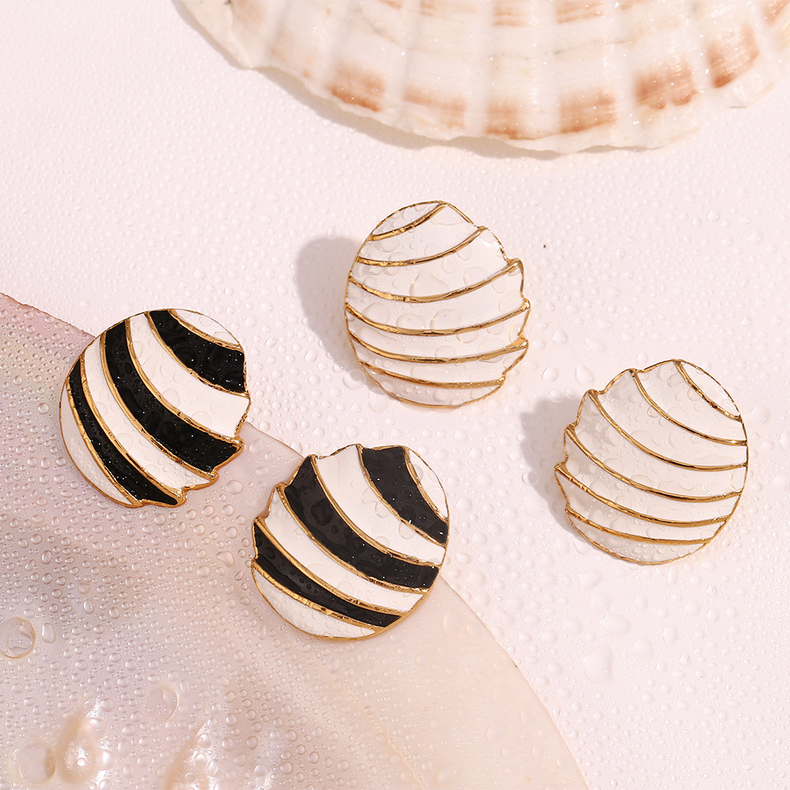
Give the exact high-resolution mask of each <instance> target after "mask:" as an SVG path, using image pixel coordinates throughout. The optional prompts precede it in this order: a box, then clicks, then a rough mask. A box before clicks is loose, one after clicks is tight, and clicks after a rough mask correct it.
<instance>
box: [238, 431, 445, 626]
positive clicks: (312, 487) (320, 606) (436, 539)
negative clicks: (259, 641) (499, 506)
mask: <svg viewBox="0 0 790 790" xmlns="http://www.w3.org/2000/svg"><path fill="white" fill-rule="evenodd" d="M448 526H449V516H448V510H447V500H446V497H445V495H444V490H443V488H442V486H441V484H440V483H439V480H438V478H437V477H436V475H435V474H434V472H433V470H432V469H431V468H430V467H429V466H428V464H426V463H425V461H423V459H422V458H420V456H419V455H417V453H415V452H414V451H413V450H410V449H408V448H407V447H400V446H394V447H377V448H375V449H369V448H366V447H361V446H360V445H356V444H355V445H351V446H349V447H344V448H343V449H342V450H338V451H337V452H336V453H333V454H332V455H329V456H326V457H323V458H322V457H318V456H316V455H310V456H308V457H307V458H305V459H304V461H303V462H302V463H301V464H300V466H299V467H298V469H297V470H296V472H295V473H294V475H293V477H292V478H291V480H290V481H289V482H287V483H280V484H279V485H278V486H276V487H275V489H274V492H273V493H272V497H271V500H270V502H269V507H268V510H267V511H266V514H265V515H262V516H259V517H258V518H257V519H256V520H255V524H254V527H253V539H254V544H255V551H256V557H255V560H254V561H253V565H252V568H253V574H254V576H255V581H256V583H257V585H258V589H259V590H260V591H261V593H262V594H263V596H264V597H265V598H266V600H267V601H269V603H270V604H271V605H272V607H274V609H276V610H277V611H278V612H279V613H280V614H281V615H282V616H283V617H284V618H285V619H286V620H287V621H288V622H290V623H291V624H292V625H294V626H296V627H297V628H299V629H300V630H302V631H306V632H307V633H310V634H315V635H317V636H324V637H329V638H334V639H358V638H361V637H366V636H372V635H373V634H376V633H379V632H380V631H383V630H384V629H385V628H388V627H389V626H392V625H394V624H395V623H397V622H398V621H399V620H401V619H402V618H403V617H405V616H406V615H408V614H410V613H411V612H412V611H413V610H414V608H415V607H416V606H417V605H418V604H419V603H420V601H421V600H422V599H423V597H424V596H425V594H426V593H427V592H428V591H429V590H430V588H431V586H432V585H433V583H434V582H435V581H436V578H437V576H438V574H439V569H440V568H441V565H442V562H443V561H444V557H445V553H446V550H447V537H448Z"/></svg>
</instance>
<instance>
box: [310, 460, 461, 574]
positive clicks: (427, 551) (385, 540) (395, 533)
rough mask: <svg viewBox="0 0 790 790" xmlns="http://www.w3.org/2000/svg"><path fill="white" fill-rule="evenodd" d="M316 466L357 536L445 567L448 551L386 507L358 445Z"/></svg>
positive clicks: (325, 488) (323, 482) (324, 483)
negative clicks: (352, 525)
mask: <svg viewBox="0 0 790 790" xmlns="http://www.w3.org/2000/svg"><path fill="white" fill-rule="evenodd" d="M315 466H316V469H317V470H318V474H319V475H320V478H321V481H322V487H323V488H324V490H325V491H327V492H328V493H329V495H330V496H331V497H332V499H333V500H334V501H335V503H336V504H337V506H338V508H339V509H340V510H341V511H342V514H343V515H344V516H345V517H346V520H347V521H349V522H351V523H353V524H354V526H355V528H356V531H357V532H359V533H361V534H363V535H367V536H368V537H369V538H372V539H373V540H374V541H375V542H376V543H378V544H380V545H381V546H382V547H385V548H389V549H392V550H393V551H396V552H398V553H400V554H402V555H405V556H406V557H412V558H414V559H416V560H419V561H421V562H430V563H433V564H434V565H441V563H442V560H443V559H444V554H445V549H444V547H442V546H437V545H436V544H435V543H433V542H431V541H429V540H426V539H425V538H424V537H423V536H422V535H420V534H419V533H418V532H417V531H416V530H415V529H414V527H412V526H411V524H409V523H408V522H406V521H402V520H401V519H399V518H398V517H397V516H395V515H394V513H393V512H392V511H391V510H390V509H389V508H388V507H387V506H386V504H384V503H383V501H382V499H381V497H380V496H379V494H378V493H377V492H376V491H375V490H374V489H373V488H371V486H370V484H369V483H368V481H367V478H366V477H365V474H364V472H363V468H362V465H361V462H360V458H359V451H358V449H357V446H356V445H351V446H350V447H346V448H345V449H343V450H341V451H340V452H338V453H335V454H334V455H329V456H326V457H324V458H318V457H316V458H315Z"/></svg>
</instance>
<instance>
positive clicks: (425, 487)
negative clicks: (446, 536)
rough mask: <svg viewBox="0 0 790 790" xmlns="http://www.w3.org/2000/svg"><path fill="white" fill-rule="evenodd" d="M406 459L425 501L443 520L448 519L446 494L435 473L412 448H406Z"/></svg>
mask: <svg viewBox="0 0 790 790" xmlns="http://www.w3.org/2000/svg"><path fill="white" fill-rule="evenodd" d="M406 461H407V462H408V463H409V464H410V465H411V467H412V469H413V470H414V473H415V476H416V478H417V483H418V484H419V486H420V489H421V490H422V493H423V495H424V496H425V498H426V501H427V502H428V504H429V505H431V506H432V507H433V509H434V510H435V511H436V512H437V513H438V514H439V516H440V517H441V518H443V519H444V520H445V521H447V520H448V518H449V517H450V516H449V510H448V508H447V496H446V495H445V493H444V488H442V484H441V483H440V482H439V478H438V477H437V476H436V473H435V472H434V471H433V469H431V467H430V466H428V464H426V463H425V461H423V460H422V458H420V456H419V455H417V453H415V452H414V451H413V450H410V449H409V448H408V447H407V448H406Z"/></svg>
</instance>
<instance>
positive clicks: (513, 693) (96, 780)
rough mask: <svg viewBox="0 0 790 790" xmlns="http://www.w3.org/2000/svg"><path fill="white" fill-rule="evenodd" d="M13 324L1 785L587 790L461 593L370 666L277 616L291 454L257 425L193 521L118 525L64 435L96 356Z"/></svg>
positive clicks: (9, 329) (30, 322)
mask: <svg viewBox="0 0 790 790" xmlns="http://www.w3.org/2000/svg"><path fill="white" fill-rule="evenodd" d="M0 324H1V325H2V327H3V332H2V334H0V395H1V397H0V431H2V433H1V434H0V486H2V490H3V497H2V498H1V499H0V590H2V599H1V600H2V603H0V606H1V607H2V608H0V696H1V697H2V699H3V710H2V711H1V712H0V787H3V788H5V787H6V786H8V787H13V788H33V787H45V788H54V787H72V788H85V789H86V790H87V788H91V790H93V789H94V788H95V790H109V788H111V787H119V786H120V787H165V788H168V790H176V789H182V788H183V789H184V790H186V788H190V789H191V790H194V788H206V790H208V788H212V790H222V789H223V788H257V787H282V788H285V787H288V788H321V787H324V788H332V790H334V789H335V788H341V789H342V788H360V789H361V788H365V790H368V789H370V790H385V789H386V788H391V789H393V790H394V789H395V788H397V789H398V790H401V789H404V790H411V789H412V788H413V789H414V790H417V789H418V788H419V787H423V786H425V784H426V782H429V781H430V782H438V783H440V785H445V786H449V787H453V786H456V787H462V786H463V784H460V785H459V784H457V782H459V781H460V782H462V783H463V782H464V781H466V780H468V779H469V777H475V776H479V775H480V774H479V772H480V771H484V772H485V778H484V779H483V778H481V779H480V781H481V782H483V783H484V784H485V785H486V786H487V787H489V786H490V787H492V788H496V787H509V786H511V778H510V777H512V776H518V775H523V774H524V773H525V772H526V771H527V770H529V771H531V772H537V773H538V774H540V775H545V776H547V777H548V776H552V777H560V778H561V779H562V780H563V781H564V782H565V785H564V786H567V787H569V788H577V787H581V784H580V782H581V779H580V777H579V775H578V772H577V769H576V767H575V764H574V762H573V759H572V758H571V757H570V754H569V753H568V751H567V749H566V747H565V746H564V744H563V742H562V740H561V739H560V738H559V736H558V734H557V732H556V730H555V728H554V725H553V723H552V721H551V719H550V718H549V716H548V715H547V713H546V711H545V710H544V709H543V707H542V705H541V704H540V702H539V700H538V699H537V698H536V697H535V695H534V693H533V692H532V691H531V689H530V688H529V686H528V685H527V684H526V683H525V682H524V679H523V677H522V676H521V675H520V673H519V672H518V671H517V670H516V669H515V667H514V666H513V664H512V662H510V660H509V659H508V657H507V656H506V654H505V653H504V652H503V651H502V650H501V649H500V648H499V647H498V646H497V645H496V643H495V642H494V641H493V640H492V639H491V636H490V634H489V632H488V631H487V630H486V629H485V628H484V627H482V625H481V624H480V623H479V621H477V619H476V618H475V616H474V615H473V614H472V613H471V611H470V610H469V609H468V607H467V606H466V605H464V604H463V602H462V601H461V600H460V598H458V597H457V596H456V595H455V594H454V593H452V592H451V591H450V589H449V588H448V587H447V586H446V585H444V584H442V583H437V585H435V587H436V588H437V589H436V590H435V591H434V593H432V595H438V596H439V603H438V605H437V606H435V607H430V606H428V605H422V606H421V607H420V611H418V612H415V614H414V615H412V616H411V617H410V618H409V619H408V620H407V621H406V622H404V623H402V624H399V626H398V628H394V629H392V631H391V632H387V634H382V635H381V637H380V640H379V641H377V642H376V641H375V640H369V641H366V642H364V643H362V644H361V645H360V646H354V645H344V644H341V645H338V644H336V643H334V642H327V641H325V640H320V639H316V638H315V637H311V636H308V635H305V634H302V633H301V632H299V631H297V630H296V629H294V628H293V627H292V626H290V625H289V624H287V623H286V622H285V621H284V620H282V619H281V618H280V617H279V616H278V615H277V614H276V613H275V612H274V611H273V610H272V609H271V608H270V607H269V605H268V604H267V603H266V601H265V600H264V599H263V598H262V596H260V594H259V593H258V590H257V589H256V587H255V584H254V582H253V579H252V573H251V570H250V563H251V560H252V558H253V556H254V546H253V540H252V525H253V519H254V518H255V516H256V515H257V514H258V513H259V512H260V511H261V509H262V508H263V506H264V505H265V503H266V502H267V501H268V498H269V495H270V493H271V490H272V488H273V486H274V485H275V484H276V483H277V482H280V481H282V480H286V479H288V478H289V476H290V475H291V473H292V472H293V470H294V469H295V468H296V466H297V465H298V463H299V461H300V460H301V459H300V456H299V455H298V454H297V453H295V452H294V451H292V450H290V449H289V448H287V447H285V446H284V445H282V444H280V443H279V442H277V441H275V440H274V439H271V438H270V437H268V436H266V435H265V434H261V433H259V432H258V431H256V430H255V429H254V428H252V427H251V426H250V425H245V426H243V428H242V438H243V439H244V441H245V445H246V449H245V451H244V452H243V453H241V454H240V455H239V456H238V457H237V458H236V459H234V460H233V461H232V462H231V463H229V464H228V465H227V466H226V467H225V468H224V470H223V475H222V476H221V477H220V480H219V481H218V482H217V483H216V484H215V485H213V486H211V487H209V488H204V489H200V490H196V491H192V492H190V494H189V496H188V499H187V502H186V503H185V504H184V505H183V506H181V507H179V508H171V509H155V508H140V509H136V510H132V509H129V508H125V507H123V506H122V505H120V504H117V503H115V502H112V501H110V500H108V499H107V498H105V497H104V496H103V495H102V494H101V493H100V492H99V491H97V490H96V489H95V488H93V487H92V486H91V485H89V484H88V483H87V481H85V480H84V479H83V478H82V477H81V475H80V474H79V472H78V471H77V469H76V468H74V467H73V466H72V465H71V463H70V461H69V460H68V457H67V454H66V451H65V447H64V445H63V442H62V439H61V437H60V433H59V430H58V422H57V408H56V404H57V400H58V395H59V391H60V386H61V382H62V379H63V377H64V376H65V375H66V373H67V371H68V369H69V367H70V365H71V364H72V362H73V360H74V358H76V356H77V355H78V354H79V352H80V350H81V349H82V348H84V346H85V343H86V340H87V337H86V336H85V335H84V334H83V333H81V332H79V331H78V330H75V329H73V328H72V327H69V326H68V325H66V324H63V323H61V322H58V321H55V320H54V319H51V318H50V317H48V316H45V315H44V314H42V313H39V312H38V311H35V310H32V309H30V308H24V307H22V306H19V305H16V304H15V303H14V302H12V300H10V299H7V298H2V300H0ZM40 404H46V405H49V407H50V408H48V409H42V408H39V405H40ZM412 620H413V621H414V623H413V624H412V622H411V621H412ZM502 723H504V725H505V728H504V729H502V727H501V726H500V725H502ZM470 744H473V748H470V746H469V745H470ZM527 744H529V745H530V748H527V746H526V745H527ZM531 749H535V750H537V751H538V752H539V754H533V753H532V751H531ZM481 754H482V755H484V756H485V759H482V760H481V759H480V755H481ZM476 772H478V773H476ZM541 772H543V773H542V774H541ZM475 781H477V780H475ZM453 782H456V784H453ZM478 783H479V782H478ZM481 786H482V785H481Z"/></svg>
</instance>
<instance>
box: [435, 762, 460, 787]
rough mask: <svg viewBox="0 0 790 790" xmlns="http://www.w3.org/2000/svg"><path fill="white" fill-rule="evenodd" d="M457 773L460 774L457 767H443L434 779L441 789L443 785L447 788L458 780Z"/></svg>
mask: <svg viewBox="0 0 790 790" xmlns="http://www.w3.org/2000/svg"><path fill="white" fill-rule="evenodd" d="M457 773H458V769H457V766H456V767H454V766H452V765H445V766H443V767H442V768H440V769H439V770H438V771H437V772H436V776H435V777H434V778H435V780H436V784H437V785H438V786H439V787H441V786H442V785H444V786H445V787H446V786H448V785H450V784H453V780H454V779H455V778H456V775H457Z"/></svg>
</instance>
